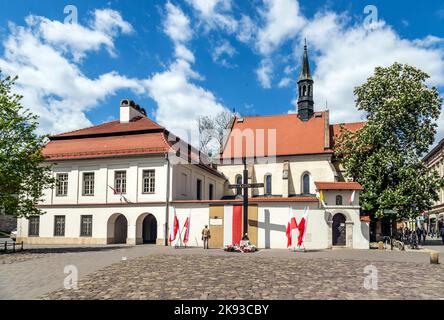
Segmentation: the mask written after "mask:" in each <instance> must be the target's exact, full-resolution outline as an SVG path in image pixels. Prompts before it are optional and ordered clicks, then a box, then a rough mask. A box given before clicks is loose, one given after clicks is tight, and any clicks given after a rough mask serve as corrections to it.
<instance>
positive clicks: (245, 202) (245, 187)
mask: <svg viewBox="0 0 444 320" xmlns="http://www.w3.org/2000/svg"><path fill="white" fill-rule="evenodd" d="M242 162H243V164H244V172H243V183H240V184H229V185H228V188H230V189H243V208H244V231H243V235H245V234H248V189H250V188H262V187H263V186H264V184H263V183H248V169H247V162H246V159H245V158H242Z"/></svg>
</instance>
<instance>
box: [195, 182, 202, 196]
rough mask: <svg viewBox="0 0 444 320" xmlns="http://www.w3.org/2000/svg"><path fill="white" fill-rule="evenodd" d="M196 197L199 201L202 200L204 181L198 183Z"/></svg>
mask: <svg viewBox="0 0 444 320" xmlns="http://www.w3.org/2000/svg"><path fill="white" fill-rule="evenodd" d="M196 197H197V200H202V180H200V179H197V181H196Z"/></svg>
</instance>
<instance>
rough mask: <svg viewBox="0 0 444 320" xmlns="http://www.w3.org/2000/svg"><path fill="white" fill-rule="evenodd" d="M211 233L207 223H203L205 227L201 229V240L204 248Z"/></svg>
mask: <svg viewBox="0 0 444 320" xmlns="http://www.w3.org/2000/svg"><path fill="white" fill-rule="evenodd" d="M210 238H211V234H210V229H209V228H208V225H205V228H203V229H202V241H203V245H204V249H208V240H210Z"/></svg>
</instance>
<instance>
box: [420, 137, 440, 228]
mask: <svg viewBox="0 0 444 320" xmlns="http://www.w3.org/2000/svg"><path fill="white" fill-rule="evenodd" d="M423 160H424V163H425V164H426V166H427V168H428V169H429V170H430V171H435V172H437V173H438V174H439V176H440V177H444V139H442V140H441V141H440V142H439V143H438V144H437V145H436V146H435V147H434V148H433V149H432V150H431V151H430V152H429V153H428V154H427V155H426V156H425V157H424V159H423ZM437 192H438V198H439V199H438V201H436V202H435V203H434V205H433V207H432V209H431V210H429V211H428V212H427V213H426V216H425V222H426V224H427V229H428V231H429V232H430V231H435V232H439V230H440V228H441V227H442V226H443V225H444V189H440V190H437Z"/></svg>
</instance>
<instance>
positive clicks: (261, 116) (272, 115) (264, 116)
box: [237, 111, 325, 119]
mask: <svg viewBox="0 0 444 320" xmlns="http://www.w3.org/2000/svg"><path fill="white" fill-rule="evenodd" d="M316 113H318V114H319V113H322V114H324V113H325V111H315V112H314V114H316ZM297 115H298V113H281V114H269V115H259V116H247V117H237V118H238V119H248V118H266V117H280V116H288V117H290V116H297Z"/></svg>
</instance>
